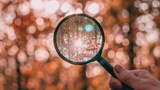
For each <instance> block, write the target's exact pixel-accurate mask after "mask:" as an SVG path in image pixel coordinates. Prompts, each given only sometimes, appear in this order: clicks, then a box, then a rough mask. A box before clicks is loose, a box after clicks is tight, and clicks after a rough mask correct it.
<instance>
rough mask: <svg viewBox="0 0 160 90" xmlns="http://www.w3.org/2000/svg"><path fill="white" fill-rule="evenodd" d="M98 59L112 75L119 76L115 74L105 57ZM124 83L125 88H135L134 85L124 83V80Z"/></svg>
mask: <svg viewBox="0 0 160 90" xmlns="http://www.w3.org/2000/svg"><path fill="white" fill-rule="evenodd" d="M97 61H98V62H99V63H100V64H101V65H102V66H103V67H104V68H105V69H106V70H107V71H108V72H109V73H110V74H111V75H112V77H114V78H117V77H116V75H115V73H114V71H113V67H112V65H111V64H109V63H108V62H107V61H106V60H105V59H104V58H103V57H100V58H98V60H97ZM117 79H118V78H117ZM122 84H123V88H124V89H127V90H133V88H132V87H130V86H128V85H126V84H124V83H123V82H122Z"/></svg>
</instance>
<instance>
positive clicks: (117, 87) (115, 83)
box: [109, 77, 122, 90]
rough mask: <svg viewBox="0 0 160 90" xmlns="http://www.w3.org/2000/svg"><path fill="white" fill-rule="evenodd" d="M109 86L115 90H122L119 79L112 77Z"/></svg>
mask: <svg viewBox="0 0 160 90" xmlns="http://www.w3.org/2000/svg"><path fill="white" fill-rule="evenodd" d="M109 86H110V87H111V89H113V90H121V89H122V84H121V82H120V81H119V80H118V79H116V78H113V77H110V79H109Z"/></svg>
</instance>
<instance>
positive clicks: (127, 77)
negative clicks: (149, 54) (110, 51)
mask: <svg viewBox="0 0 160 90" xmlns="http://www.w3.org/2000/svg"><path fill="white" fill-rule="evenodd" d="M113 70H114V72H115V74H116V76H117V78H118V79H119V80H120V81H121V82H123V83H125V84H127V85H129V86H131V87H134V86H136V84H138V83H137V81H138V78H137V77H136V76H134V75H133V74H132V73H129V72H128V71H127V70H125V69H124V68H122V67H121V66H120V65H116V66H114V67H113Z"/></svg>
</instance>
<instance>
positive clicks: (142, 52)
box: [0, 0, 160, 90]
mask: <svg viewBox="0 0 160 90" xmlns="http://www.w3.org/2000/svg"><path fill="white" fill-rule="evenodd" d="M75 13H86V14H88V15H90V16H92V17H94V18H95V19H96V20H98V22H99V23H100V24H101V25H102V27H103V29H104V32H105V46H104V49H103V55H102V56H103V57H104V58H105V59H106V60H107V61H109V62H110V63H111V64H112V65H115V64H120V65H122V66H124V67H125V68H126V69H146V70H148V71H149V72H150V73H151V74H152V75H154V76H155V77H156V78H157V79H160V1H159V0H0V90H18V89H19V90H20V89H21V90H109V86H108V79H109V74H108V73H107V72H106V71H105V70H104V69H103V67H101V66H100V65H99V64H98V63H97V62H92V63H90V64H88V65H84V66H80V65H78V66H76V65H71V64H69V63H67V62H65V61H63V60H62V59H61V58H60V57H59V56H58V55H57V53H56V51H55V49H54V45H53V32H54V29H55V27H56V26H57V24H58V23H59V21H60V20H61V19H62V18H64V17H65V16H68V15H71V14H75Z"/></svg>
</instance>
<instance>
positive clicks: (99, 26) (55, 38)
mask: <svg viewBox="0 0 160 90" xmlns="http://www.w3.org/2000/svg"><path fill="white" fill-rule="evenodd" d="M74 16H84V17H87V18H89V19H91V20H92V21H93V22H94V23H96V25H97V26H98V28H99V30H100V33H101V35H102V44H101V47H100V49H99V51H98V53H97V54H96V55H95V56H94V57H93V58H91V59H89V60H87V61H84V62H76V61H71V60H69V59H67V58H66V57H64V56H63V54H61V52H60V51H59V49H58V46H57V43H56V40H57V37H56V35H57V32H58V30H59V28H60V26H61V25H62V24H63V23H64V22H65V21H66V20H68V19H69V18H71V17H74ZM53 37H54V46H55V49H56V51H57V53H58V55H59V56H60V57H61V58H62V59H63V60H65V61H67V62H69V63H71V64H75V65H82V64H87V63H89V62H92V61H95V60H96V59H97V58H99V57H101V53H102V49H103V46H104V41H105V37H104V32H103V28H102V27H101V25H100V24H99V23H98V21H97V20H95V19H94V18H93V17H91V16H89V15H87V14H84V13H81V14H72V15H69V16H67V17H65V18H63V19H62V20H61V21H60V22H59V24H58V25H57V27H56V29H55V31H54V36H53Z"/></svg>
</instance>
